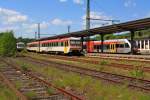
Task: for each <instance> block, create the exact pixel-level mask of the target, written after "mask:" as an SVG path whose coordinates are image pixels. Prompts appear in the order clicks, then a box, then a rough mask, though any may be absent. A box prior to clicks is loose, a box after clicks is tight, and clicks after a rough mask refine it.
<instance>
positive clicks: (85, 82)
mask: <svg viewBox="0 0 150 100" xmlns="http://www.w3.org/2000/svg"><path fill="white" fill-rule="evenodd" d="M16 62H17V63H18V64H22V63H26V64H27V66H28V67H29V68H31V69H32V70H34V71H36V72H39V73H41V74H43V75H44V76H46V77H48V78H50V79H51V80H50V81H51V82H52V83H54V84H55V85H57V86H59V87H62V88H65V89H72V90H75V91H78V92H79V93H81V94H84V95H85V96H86V97H87V100H150V95H149V94H146V93H142V92H139V91H136V90H133V89H128V88H127V87H126V85H124V86H118V85H112V84H107V82H106V83H103V82H102V81H99V80H96V79H93V78H91V77H88V76H83V75H80V74H76V73H72V72H66V71H63V70H59V69H56V68H53V67H50V66H42V67H41V66H38V65H35V64H31V63H27V62H23V61H20V60H16Z"/></svg>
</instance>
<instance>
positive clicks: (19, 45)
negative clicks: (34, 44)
mask: <svg viewBox="0 0 150 100" xmlns="http://www.w3.org/2000/svg"><path fill="white" fill-rule="evenodd" d="M17 45H18V47H25V45H24V44H23V43H20V44H17Z"/></svg>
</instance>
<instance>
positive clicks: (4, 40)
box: [0, 31, 16, 56]
mask: <svg viewBox="0 0 150 100" xmlns="http://www.w3.org/2000/svg"><path fill="white" fill-rule="evenodd" d="M15 54H16V39H15V37H14V35H13V32H12V31H10V32H4V33H1V35H0V55H1V56H13V55H15Z"/></svg>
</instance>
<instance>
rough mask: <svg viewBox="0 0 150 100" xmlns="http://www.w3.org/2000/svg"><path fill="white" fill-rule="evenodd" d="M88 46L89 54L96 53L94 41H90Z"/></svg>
mask: <svg viewBox="0 0 150 100" xmlns="http://www.w3.org/2000/svg"><path fill="white" fill-rule="evenodd" d="M86 45H87V52H94V42H93V41H88V42H87V44H86Z"/></svg>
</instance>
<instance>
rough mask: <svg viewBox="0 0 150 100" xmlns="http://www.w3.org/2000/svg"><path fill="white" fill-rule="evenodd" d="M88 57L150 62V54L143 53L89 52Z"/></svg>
mask: <svg viewBox="0 0 150 100" xmlns="http://www.w3.org/2000/svg"><path fill="white" fill-rule="evenodd" d="M86 56H87V57H92V58H93V57H94V58H102V59H114V60H127V61H138V62H145V63H150V56H142V55H114V54H87V55H86Z"/></svg>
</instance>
